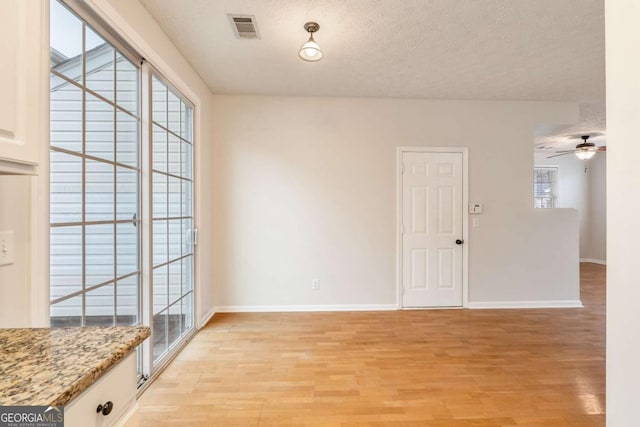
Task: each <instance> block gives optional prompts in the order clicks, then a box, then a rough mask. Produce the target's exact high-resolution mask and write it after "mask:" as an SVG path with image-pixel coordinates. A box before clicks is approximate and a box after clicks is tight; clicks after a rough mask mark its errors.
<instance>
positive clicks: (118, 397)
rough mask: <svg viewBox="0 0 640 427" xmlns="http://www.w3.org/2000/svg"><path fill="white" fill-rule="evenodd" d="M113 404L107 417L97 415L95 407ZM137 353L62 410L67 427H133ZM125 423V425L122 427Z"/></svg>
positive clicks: (119, 364) (112, 369) (115, 367)
mask: <svg viewBox="0 0 640 427" xmlns="http://www.w3.org/2000/svg"><path fill="white" fill-rule="evenodd" d="M106 402H112V404H113V409H112V412H111V413H110V414H109V415H106V416H105V415H102V414H101V413H99V412H97V411H96V409H97V407H98V405H101V404H102V405H104V404H105V403H106ZM135 405H136V353H135V351H134V352H133V353H131V354H130V355H129V356H127V357H126V358H125V359H124V360H122V361H121V362H120V363H118V364H117V365H116V366H114V367H113V368H111V370H109V372H107V373H106V374H104V376H103V377H102V378H100V379H99V380H98V381H97V382H96V383H95V384H93V385H92V386H91V387H89V388H88V389H87V390H85V391H84V392H83V393H82V394H81V395H80V396H78V397H76V398H75V399H73V400H72V401H71V402H70V403H69V404H68V405H66V406H65V408H64V425H65V426H67V427H110V426H114V425H123V424H124V425H135V424H131V423H130V421H132V420H136V419H137V418H136V417H135V407H136V406H135ZM125 423H126V424H125Z"/></svg>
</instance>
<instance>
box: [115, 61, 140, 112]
mask: <svg viewBox="0 0 640 427" xmlns="http://www.w3.org/2000/svg"><path fill="white" fill-rule="evenodd" d="M116 103H117V104H118V105H119V106H121V107H122V108H124V109H125V110H127V111H129V112H131V113H133V114H134V115H138V67H136V66H135V65H133V64H132V63H131V62H129V60H128V59H127V58H125V57H124V56H122V54H121V53H120V52H116Z"/></svg>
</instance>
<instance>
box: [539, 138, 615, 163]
mask: <svg viewBox="0 0 640 427" xmlns="http://www.w3.org/2000/svg"><path fill="white" fill-rule="evenodd" d="M580 138H582V142H581V143H580V144H578V145H576V148H575V150H565V151H556V153H557V154H554V155H553V156H549V157H547V159H551V158H553V157H559V156H564V155H565V154H570V153H573V154H575V155H576V157H577V158H579V159H580V160H589V159H590V158H592V157H593V156H595V155H596V153H597V152H598V151H607V147H606V146H602V147H596V144H594V143H593V142H588V139H589V135H582V136H581V137H580Z"/></svg>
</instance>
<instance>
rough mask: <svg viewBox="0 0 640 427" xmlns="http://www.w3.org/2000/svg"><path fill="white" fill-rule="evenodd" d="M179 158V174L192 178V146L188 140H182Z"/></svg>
mask: <svg viewBox="0 0 640 427" xmlns="http://www.w3.org/2000/svg"><path fill="white" fill-rule="evenodd" d="M181 159H182V164H181V165H180V176H182V177H183V178H187V179H193V166H192V165H193V147H192V146H191V144H189V143H188V142H184V141H182V153H181Z"/></svg>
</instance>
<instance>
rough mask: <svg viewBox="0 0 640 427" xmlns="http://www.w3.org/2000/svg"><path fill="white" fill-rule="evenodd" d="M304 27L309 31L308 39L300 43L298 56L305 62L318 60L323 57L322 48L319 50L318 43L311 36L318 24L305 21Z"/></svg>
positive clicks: (318, 26) (317, 28)
mask: <svg viewBox="0 0 640 427" xmlns="http://www.w3.org/2000/svg"><path fill="white" fill-rule="evenodd" d="M304 29H305V30H306V31H307V32H308V33H309V40H307V42H306V43H305V44H303V45H302V47H301V48H300V51H299V52H298V56H299V57H300V59H302V60H303V61H307V62H317V61H320V60H321V59H322V58H323V57H324V54H323V53H322V50H320V46H319V45H318V43H316V41H315V40H314V38H313V33H315V32H317V31H318V30H319V29H320V25H319V24H318V23H317V22H307V23H306V24H304Z"/></svg>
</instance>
